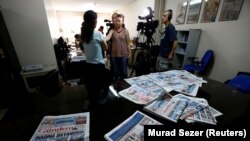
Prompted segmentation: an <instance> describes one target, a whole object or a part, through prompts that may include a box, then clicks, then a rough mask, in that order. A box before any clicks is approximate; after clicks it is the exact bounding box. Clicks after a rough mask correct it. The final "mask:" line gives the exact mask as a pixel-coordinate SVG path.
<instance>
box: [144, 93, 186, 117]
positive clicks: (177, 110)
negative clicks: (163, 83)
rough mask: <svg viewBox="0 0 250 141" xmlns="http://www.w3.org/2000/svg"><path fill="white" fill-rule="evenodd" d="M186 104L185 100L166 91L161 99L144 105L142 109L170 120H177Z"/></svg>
mask: <svg viewBox="0 0 250 141" xmlns="http://www.w3.org/2000/svg"><path fill="white" fill-rule="evenodd" d="M186 105H187V101H186V100H183V99H179V98H176V97H172V96H171V95H170V94H168V93H166V94H165V95H163V96H162V98H161V99H158V100H156V101H154V102H152V103H150V104H149V105H147V106H145V107H144V110H145V111H148V112H150V113H152V114H155V115H158V116H160V117H163V118H165V119H168V120H170V121H173V122H177V121H178V119H179V117H180V116H181V114H182V112H183V111H184V109H185V107H186Z"/></svg>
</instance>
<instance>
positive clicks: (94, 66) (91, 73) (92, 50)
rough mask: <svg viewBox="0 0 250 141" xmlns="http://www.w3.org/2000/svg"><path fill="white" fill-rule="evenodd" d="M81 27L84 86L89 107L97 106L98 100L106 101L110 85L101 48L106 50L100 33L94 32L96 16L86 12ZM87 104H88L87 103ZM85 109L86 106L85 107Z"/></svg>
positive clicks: (106, 47) (92, 12)
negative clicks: (84, 55)
mask: <svg viewBox="0 0 250 141" xmlns="http://www.w3.org/2000/svg"><path fill="white" fill-rule="evenodd" d="M83 19H84V22H83V23H82V27H81V39H82V43H83V47H84V50H85V53H86V67H85V82H84V83H85V86H86V89H87V91H88V98H89V100H90V101H89V102H90V103H91V105H90V106H92V105H93V106H94V105H98V100H99V101H100V100H103V99H106V97H107V94H108V87H109V85H110V84H111V79H112V78H111V74H110V72H109V71H108V70H107V69H106V68H105V65H104V58H103V55H102V48H103V49H104V50H107V49H108V46H107V43H106V42H105V41H104V36H103V35H102V33H101V32H99V31H95V30H94V29H95V27H96V24H97V14H96V13H95V12H94V11H92V10H89V11H86V12H85V13H84V16H83ZM87 103H88V102H87ZM85 108H87V107H86V105H85Z"/></svg>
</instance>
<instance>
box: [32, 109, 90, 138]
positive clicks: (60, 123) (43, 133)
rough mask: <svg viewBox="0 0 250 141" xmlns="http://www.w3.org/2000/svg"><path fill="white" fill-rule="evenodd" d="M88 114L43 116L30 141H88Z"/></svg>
mask: <svg viewBox="0 0 250 141" xmlns="http://www.w3.org/2000/svg"><path fill="white" fill-rule="evenodd" d="M89 123H90V118H89V112H86V113H78V114H70V115H59V116H45V117H44V118H43V119H42V121H41V123H40V124H39V126H38V128H37V129H36V131H35V133H34V134H33V136H32V138H31V139H30V140H31V141H73V140H74V141H76V140H81V141H82V140H84V141H88V140H89Z"/></svg>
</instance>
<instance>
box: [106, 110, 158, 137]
mask: <svg viewBox="0 0 250 141" xmlns="http://www.w3.org/2000/svg"><path fill="white" fill-rule="evenodd" d="M144 125H162V124H161V123H160V122H158V121H156V120H154V119H153V118H151V117H149V116H147V115H145V114H143V113H142V112H140V111H136V112H135V113H134V114H133V115H132V116H130V117H129V118H128V119H126V120H125V121H124V122H122V123H121V124H120V125H118V126H117V127H115V128H114V129H113V130H111V131H110V132H108V133H107V134H105V135H104V138H105V139H106V140H108V141H143V140H144Z"/></svg>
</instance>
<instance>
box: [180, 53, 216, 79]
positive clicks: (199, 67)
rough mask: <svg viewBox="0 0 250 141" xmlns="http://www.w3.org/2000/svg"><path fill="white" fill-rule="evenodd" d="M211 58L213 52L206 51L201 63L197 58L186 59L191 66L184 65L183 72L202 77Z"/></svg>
mask: <svg viewBox="0 0 250 141" xmlns="http://www.w3.org/2000/svg"><path fill="white" fill-rule="evenodd" d="M213 56H214V52H213V51H212V50H207V51H206V53H205V54H204V55H203V57H202V59H201V61H199V58H198V57H189V58H188V59H189V60H190V61H191V64H187V65H185V66H184V70H186V71H189V72H191V73H198V74H201V75H204V74H205V73H206V71H207V69H208V65H209V64H210V62H211V61H212V59H213Z"/></svg>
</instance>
